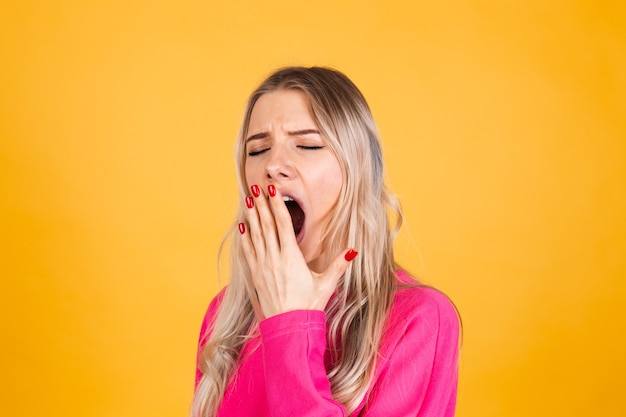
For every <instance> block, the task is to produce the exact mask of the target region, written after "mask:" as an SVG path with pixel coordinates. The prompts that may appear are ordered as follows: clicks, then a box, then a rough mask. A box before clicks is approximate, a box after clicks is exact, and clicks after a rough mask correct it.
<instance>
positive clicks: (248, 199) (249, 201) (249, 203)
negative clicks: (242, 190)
mask: <svg viewBox="0 0 626 417" xmlns="http://www.w3.org/2000/svg"><path fill="white" fill-rule="evenodd" d="M246 206H248V208H252V207H254V199H253V198H252V197H250V196H247V197H246Z"/></svg>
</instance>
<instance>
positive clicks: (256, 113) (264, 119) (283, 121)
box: [248, 90, 315, 133]
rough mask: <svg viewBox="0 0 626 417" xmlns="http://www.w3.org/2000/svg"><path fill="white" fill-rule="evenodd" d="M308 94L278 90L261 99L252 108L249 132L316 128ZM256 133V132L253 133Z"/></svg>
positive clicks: (264, 95)
mask: <svg viewBox="0 0 626 417" xmlns="http://www.w3.org/2000/svg"><path fill="white" fill-rule="evenodd" d="M310 107H311V106H310V101H309V99H308V97H307V96H306V94H304V93H303V92H301V91H299V90H276V91H272V92H269V93H265V94H263V95H262V96H261V97H259V98H258V99H257V101H256V103H255V104H254V107H253V108H252V113H251V114H250V121H249V124H248V130H249V131H250V132H251V131H252V130H257V129H261V130H262V129H269V128H276V127H279V126H281V125H285V127H303V126H304V125H310V124H312V126H308V127H313V126H315V122H314V120H313V116H312V114H311V109H310ZM251 133H254V132H251Z"/></svg>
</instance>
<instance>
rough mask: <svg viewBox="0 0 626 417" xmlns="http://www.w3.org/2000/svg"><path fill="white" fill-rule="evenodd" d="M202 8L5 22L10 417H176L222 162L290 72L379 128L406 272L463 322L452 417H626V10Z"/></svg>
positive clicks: (123, 4) (108, 6)
mask: <svg viewBox="0 0 626 417" xmlns="http://www.w3.org/2000/svg"><path fill="white" fill-rule="evenodd" d="M8 3H10V4H8ZM213 3H214V2H210V1H173V0H172V1H152V0H150V1H148V0H144V1H140V0H124V1H121V0H117V1H106V2H105V1H87V0H81V1H70V0H58V1H56V2H51V1H13V2H8V1H7V2H3V4H2V5H1V6H0V32H1V33H0V35H1V36H0V39H1V40H0V45H2V46H1V48H2V49H1V50H2V54H1V58H0V59H1V61H0V140H1V146H0V193H1V194H0V195H1V199H2V200H1V202H0V238H1V239H2V243H1V247H0V275H1V277H2V291H1V293H2V297H1V299H2V301H1V302H0V329H1V334H2V342H1V343H0V361H1V362H2V363H1V366H0V369H1V375H2V378H1V382H0V384H1V387H0V396H1V398H0V415H3V416H4V415H6V416H40V415H46V416H96V417H98V416H110V417H125V416H129V417H130V416H133V417H135V416H174V415H184V414H185V412H186V410H187V406H188V402H189V399H190V396H191V391H192V384H193V381H192V379H193V373H194V355H195V341H196V335H197V332H198V328H199V324H200V320H201V316H202V314H203V312H204V308H205V307H206V304H207V303H208V301H209V299H210V298H211V296H212V295H213V294H215V292H216V291H217V290H218V288H219V284H218V282H217V278H216V272H215V271H216V252H217V247H218V245H219V242H220V239H221V236H222V234H223V233H224V232H225V230H226V228H227V226H228V225H229V224H230V222H231V220H232V216H233V213H234V209H235V204H236V201H235V200H236V198H237V196H236V189H235V178H234V168H233V166H232V159H231V155H232V142H233V138H234V136H235V134H236V131H237V128H238V122H239V118H240V115H241V111H242V108H243V104H244V102H245V99H246V97H247V94H248V93H249V92H250V91H251V89H252V88H253V87H254V86H255V85H256V83H257V82H259V81H260V80H261V79H262V78H263V77H264V76H265V75H266V74H267V73H268V72H269V71H270V70H271V69H273V68H275V67H277V66H282V65H286V64H305V65H312V64H324V65H329V66H334V67H337V68H339V69H341V70H343V71H344V72H346V73H347V74H348V75H349V76H351V77H352V78H353V79H354V81H355V82H356V83H357V85H359V86H360V87H361V89H362V90H363V92H364V93H365V95H366V97H368V99H369V101H370V103H371V106H372V108H373V110H374V113H375V116H376V118H377V121H378V123H379V126H380V129H381V131H382V135H383V140H384V143H385V150H386V161H387V163H388V169H389V177H390V183H391V185H392V187H393V188H394V189H395V191H396V192H397V193H398V194H399V195H400V196H401V198H402V201H403V204H404V207H405V210H406V215H407V223H408V226H409V230H408V231H406V232H404V233H403V234H402V235H401V238H400V241H399V242H398V254H399V257H400V259H401V261H402V262H403V263H404V264H405V265H406V266H407V267H409V269H412V270H414V271H416V272H419V273H420V274H422V275H423V276H425V277H426V278H427V280H428V281H429V282H430V283H432V284H434V285H436V286H439V287H440V288H442V289H443V290H445V291H446V292H447V293H448V294H449V295H451V297H452V298H453V299H454V300H455V301H456V303H457V304H458V307H459V308H460V310H461V312H462V314H463V319H464V326H465V341H464V347H463V356H462V365H461V386H460V392H459V407H458V414H457V415H458V416H462V417H474V416H476V417H478V416H480V417H487V416H529V415H533V416H554V415H580V416H587V415H599V416H608V415H619V414H622V411H623V403H622V401H623V394H622V390H623V385H624V384H623V376H624V373H625V372H626V364H625V360H624V358H623V353H624V352H625V351H626V343H625V336H624V334H625V329H624V319H623V317H624V311H623V307H624V305H625V304H626V297H625V293H626V291H625V284H624V282H623V279H624V277H625V276H626V260H625V259H626V222H625V221H624V218H625V217H626V214H624V213H626V184H625V183H624V180H625V179H626V126H625V124H626V123H625V120H626V99H625V98H624V97H626V53H625V52H624V51H626V25H625V24H624V22H625V19H626V10H625V8H624V6H623V4H624V3H623V2H618V1H608V0H607V1H595V0H587V1H577V2H574V1H565V0H559V1H517V2H514V1H509V2H504V1H478V0H475V1H457V2H421V1H406V2H396V1H391V2H390V1H383V0H378V1H372V2H362V1H347V2H341V1H335V0H333V1H330V0H324V1H318V2H296V1H291V0H290V1H274V2H268V3H267V4H265V3H266V2H263V1H252V0H250V1H247V2H245V3H247V4H243V2H237V1H229V2H224V4H221V5H215V4H213ZM417 248H419V252H418V250H417ZM419 256H421V258H422V261H421V262H418V261H417V259H418V258H419Z"/></svg>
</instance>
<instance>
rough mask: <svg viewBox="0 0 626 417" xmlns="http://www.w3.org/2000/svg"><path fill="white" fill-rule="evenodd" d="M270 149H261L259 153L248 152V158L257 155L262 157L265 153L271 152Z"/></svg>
mask: <svg viewBox="0 0 626 417" xmlns="http://www.w3.org/2000/svg"><path fill="white" fill-rule="evenodd" d="M269 149H270V148H265V149H260V150H258V151H250V152H248V156H256V155H261V154H262V153H263V152H267V151H269Z"/></svg>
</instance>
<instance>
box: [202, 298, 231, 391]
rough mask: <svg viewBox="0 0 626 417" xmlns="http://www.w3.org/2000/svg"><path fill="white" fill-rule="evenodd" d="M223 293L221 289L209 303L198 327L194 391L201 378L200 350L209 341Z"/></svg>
mask: <svg viewBox="0 0 626 417" xmlns="http://www.w3.org/2000/svg"><path fill="white" fill-rule="evenodd" d="M225 291H226V289H225V288H224V289H222V291H220V292H219V294H217V295H216V296H215V298H214V299H213V300H212V301H211V303H210V304H209V307H208V308H207V311H206V313H205V315H204V319H203V320H202V326H201V327H200V336H199V338H198V351H197V354H196V383H195V385H194V390H195V388H197V387H198V383H199V382H200V378H202V372H201V371H200V355H202V349H203V348H204V345H206V342H207V341H208V340H209V336H210V334H211V326H212V324H213V320H214V319H215V316H216V315H217V309H218V308H219V306H220V304H221V303H222V299H223V298H224V292H225Z"/></svg>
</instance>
